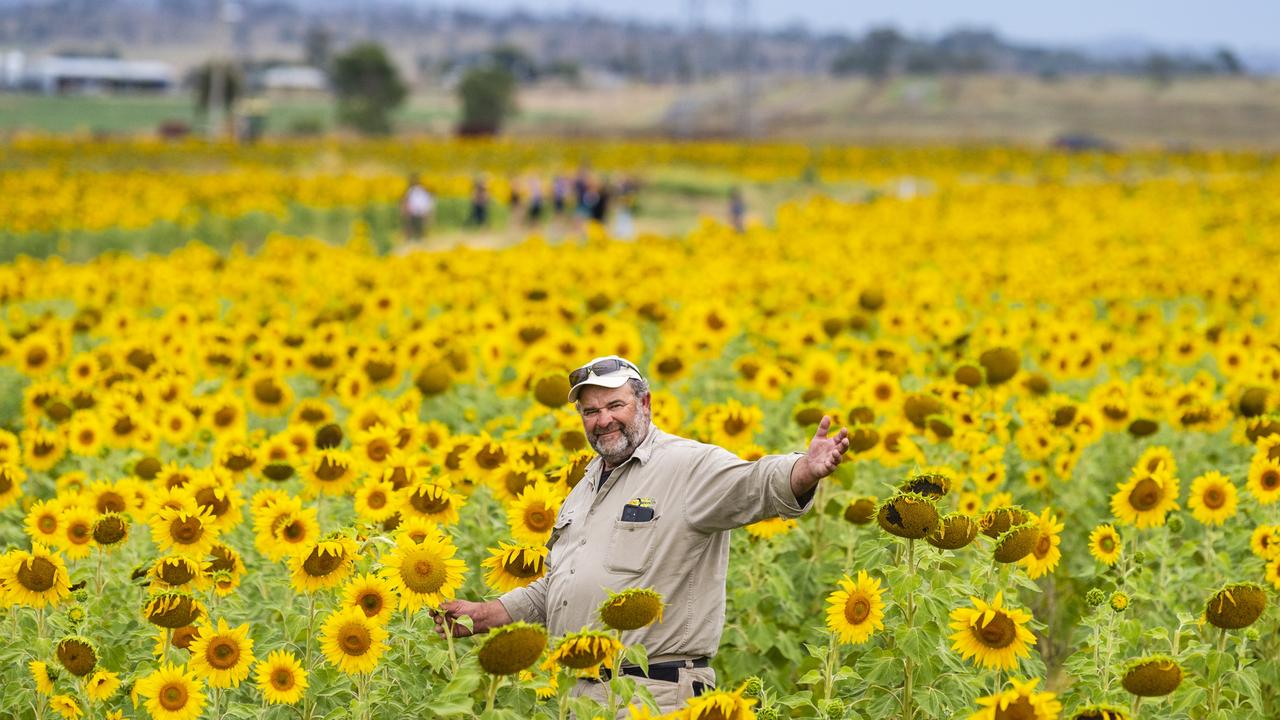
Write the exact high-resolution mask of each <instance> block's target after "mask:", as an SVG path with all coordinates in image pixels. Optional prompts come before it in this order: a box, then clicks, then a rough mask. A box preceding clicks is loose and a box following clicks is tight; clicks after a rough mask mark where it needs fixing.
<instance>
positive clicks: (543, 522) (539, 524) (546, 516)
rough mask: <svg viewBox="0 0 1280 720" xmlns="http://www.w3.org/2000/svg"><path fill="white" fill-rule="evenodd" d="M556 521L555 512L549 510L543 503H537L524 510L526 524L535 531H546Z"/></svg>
mask: <svg viewBox="0 0 1280 720" xmlns="http://www.w3.org/2000/svg"><path fill="white" fill-rule="evenodd" d="M554 522H555V513H552V512H548V511H547V508H546V507H545V506H542V505H536V506H534V507H531V508H529V509H527V510H525V511H524V525H525V527H527V528H529V529H530V530H532V531H533V532H546V531H548V530H550V529H551V525H552V524H553V523H554Z"/></svg>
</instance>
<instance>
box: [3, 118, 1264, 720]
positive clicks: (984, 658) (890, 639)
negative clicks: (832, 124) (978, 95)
mask: <svg viewBox="0 0 1280 720" xmlns="http://www.w3.org/2000/svg"><path fill="white" fill-rule="evenodd" d="M583 162H590V163H591V164H592V166H593V167H597V168H606V169H627V168H643V167H650V166H662V167H689V168H703V169H708V171H715V172H717V173H724V174H728V175H731V176H732V177H735V178H738V179H739V180H740V181H741V182H743V183H769V182H779V181H783V180H796V179H800V178H805V181H806V182H811V183H812V187H813V192H812V194H811V195H810V196H809V197H807V198H806V199H804V200H800V201H794V202H789V203H787V204H784V205H783V206H781V207H780V208H778V210H777V212H776V213H774V214H773V216H772V217H769V218H768V219H767V220H768V221H767V222H764V223H760V224H756V225H753V226H751V227H748V228H747V230H746V231H745V232H742V233H738V232H735V231H734V230H733V229H731V228H730V227H728V226H726V225H724V224H721V223H720V222H717V221H715V220H712V219H706V220H704V221H703V222H701V223H700V224H698V225H697V226H696V227H694V228H692V229H691V230H690V231H689V232H687V233H684V234H680V235H675V236H657V235H641V236H640V237H638V238H636V239H634V240H631V241H621V240H616V239H613V238H610V237H609V236H608V235H607V233H606V232H605V231H604V229H603V228H601V227H599V226H590V227H588V228H587V229H586V231H585V234H584V235H583V236H581V237H573V238H569V239H563V240H559V239H558V240H555V241H549V240H547V239H544V238H542V237H540V236H537V235H533V236H530V237H529V238H528V239H527V240H525V241H523V242H520V243H517V244H514V245H512V246H510V247H506V248H503V249H498V250H477V249H469V248H467V247H465V246H462V247H457V248H454V249H451V250H447V251H431V252H427V251H421V252H402V253H390V254H388V253H383V252H380V248H379V245H378V243H376V242H374V240H373V238H372V230H371V227H370V223H369V222H368V219H367V216H364V215H362V213H364V212H365V211H366V210H367V209H368V208H370V207H375V206H382V205H385V204H387V203H394V200H395V197H396V195H397V194H398V192H399V191H400V190H401V189H402V188H403V176H404V175H403V173H404V171H405V170H406V169H410V168H411V169H415V170H418V171H421V172H422V173H423V175H424V177H427V178H429V179H430V182H434V183H435V184H436V186H437V187H438V188H439V189H440V194H441V195H442V197H446V198H447V197H449V196H450V195H453V196H456V197H458V198H463V197H465V193H466V192H467V188H468V187H469V185H468V183H469V182H470V178H471V177H472V175H473V174H474V173H476V172H491V173H493V174H494V176H495V177H498V178H500V177H505V176H506V175H507V174H509V173H518V172H525V171H530V170H539V171H542V172H545V173H550V172H553V171H556V170H557V169H563V168H573V167H576V166H577V165H578V164H579V163H583ZM908 180H909V186H910V189H911V191H910V192H904V191H902V189H903V188H904V187H905V185H904V182H905V181H908ZM828 182H858V183H862V184H863V185H865V187H867V188H869V189H870V192H867V193H863V194H859V195H858V197H857V198H856V199H849V198H841V197H838V196H837V195H838V194H834V193H825V192H823V188H824V187H826V186H825V185H824V183H828ZM0 197H4V198H5V202H4V203H3V204H0V243H4V244H6V245H7V246H8V248H7V249H10V250H12V249H14V248H17V250H19V251H26V252H28V253H30V254H21V253H20V252H18V251H14V252H12V253H11V254H9V255H7V257H12V258H13V259H12V260H10V261H7V262H6V263H5V264H3V265H0V311H2V313H3V315H2V317H3V326H2V329H3V332H0V550H2V552H0V627H3V629H4V631H5V633H6V634H7V637H8V640H7V641H6V642H5V643H3V644H0V716H2V717H14V718H40V719H42V720H43V719H44V718H73V719H74V718H81V717H84V718H158V719H162V720H195V719H196V718H218V719H222V718H275V719H279V720H283V719H285V718H302V719H304V720H312V719H315V718H355V717H359V718H399V717H414V718H432V717H472V716H480V717H486V718H529V717H538V718H566V717H569V716H570V715H571V714H572V715H573V716H575V717H578V718H587V717H612V716H613V715H614V714H618V716H619V717H631V718H646V717H654V716H656V711H655V710H653V709H652V708H651V707H649V706H647V705H646V703H645V697H644V693H643V692H639V693H637V692H636V686H635V683H634V682H633V681H631V680H629V679H628V678H627V677H626V676H622V677H615V679H614V680H612V681H607V682H606V684H607V688H608V697H609V702H608V703H607V706H605V705H600V704H597V703H594V702H593V701H591V700H589V699H587V698H585V697H579V696H577V695H576V693H574V692H573V690H574V687H575V684H576V682H577V678H578V677H580V676H587V677H595V678H598V677H599V676H600V670H601V668H613V669H616V668H617V666H618V665H619V664H620V663H623V662H626V663H628V664H632V663H634V664H640V665H644V664H646V655H645V649H644V648H643V647H641V646H639V645H636V644H634V643H631V642H629V641H628V636H629V633H630V631H632V630H635V629H636V628H638V627H641V626H644V625H646V624H648V623H652V622H662V614H663V613H662V611H663V605H664V599H663V598H662V597H660V596H658V595H657V594H656V593H654V592H653V591H652V590H650V589H648V588H637V587H617V588H608V590H609V591H610V592H609V595H608V599H607V600H606V601H605V602H604V603H603V604H602V606H601V607H600V609H599V612H598V617H599V622H598V623H597V624H596V625H594V626H592V627H587V628H583V630H582V631H581V632H578V633H573V634H570V635H568V636H565V637H548V635H547V632H546V630H545V628H542V627H541V626H538V625H532V624H525V623H515V624H512V625H509V626H505V627H503V628H501V629H500V630H498V631H494V632H491V633H489V634H487V635H480V636H477V637H475V638H460V639H448V640H446V639H444V638H442V637H440V636H438V635H437V634H436V633H435V632H434V621H433V619H432V616H431V610H433V609H435V608H438V607H439V606H440V604H441V603H443V602H445V601H447V600H450V599H454V598H464V599H472V600H477V599H481V598H492V597H496V596H497V595H498V594H500V593H502V592H504V591H507V590H509V589H512V588H515V587H519V586H522V585H527V584H529V583H531V582H533V581H534V580H536V579H537V578H539V577H541V576H542V575H543V573H544V572H545V569H546V561H547V550H546V548H545V546H544V543H545V542H546V541H547V539H548V538H549V536H550V534H551V530H552V526H553V524H554V521H555V517H556V512H557V510H558V508H559V505H560V503H561V502H562V500H563V499H564V497H565V496H566V494H567V493H568V491H569V490H570V489H571V488H572V487H573V486H574V485H575V484H576V483H577V482H578V481H579V480H580V479H581V478H582V476H583V473H584V470H585V467H586V464H587V462H588V461H589V460H590V459H591V458H592V457H593V452H592V450H591V449H590V447H589V446H588V443H587V441H586V437H585V436H584V434H583V432H582V425H581V421H580V419H579V418H578V416H577V414H576V411H575V410H574V408H573V407H572V406H571V405H569V404H567V403H566V402H565V398H566V393H567V390H568V382H567V373H568V371H569V370H571V369H573V368H574V367H577V366H578V365H580V364H582V363H583V362H585V361H586V360H588V359H590V358H591V357H594V356H599V355H606V354H619V355H623V356H626V357H630V358H632V359H634V360H636V361H637V362H638V363H639V364H640V367H641V368H642V369H643V370H644V371H645V373H646V375H647V376H648V377H649V378H650V381H651V383H652V385H653V388H654V396H653V416H654V422H655V424H656V425H657V426H658V427H661V428H663V429H664V430H667V431H669V432H673V433H677V434H680V435H685V436H688V437H693V438H696V439H699V440H703V441H706V442H711V443H715V444H718V445H721V446H723V447H725V448H728V449H729V450H731V451H733V452H735V453H738V454H739V455H741V456H742V457H744V458H747V459H753V458H758V457H761V456H763V455H765V454H771V453H782V452H791V451H795V450H800V449H803V448H804V447H805V445H806V443H807V441H808V439H809V438H810V437H812V434H813V431H814V428H815V426H816V425H817V423H818V422H819V420H820V419H821V418H822V417H823V416H824V415H827V416H831V417H832V418H834V420H835V425H836V426H839V427H847V428H848V429H849V431H850V434H851V447H850V450H849V453H848V456H847V458H846V462H845V463H844V464H842V465H841V466H840V468H839V469H838V471H837V473H836V474H835V475H833V476H831V477H829V478H827V479H826V480H824V481H823V482H822V483H821V484H820V486H819V490H818V493H817V496H816V498H815V500H814V507H813V508H812V510H811V511H810V512H808V513H807V514H806V515H804V516H803V517H802V518H800V519H799V520H798V521H792V520H787V521H784V520H769V521H764V522H761V523H757V524H755V525H752V526H748V527H747V528H745V529H744V530H741V531H735V534H736V537H735V538H734V540H733V551H732V552H733V554H732V557H731V561H730V567H729V575H728V580H727V583H726V586H727V592H728V612H727V619H726V622H725V627H724V633H723V637H722V640H721V647H720V652H719V654H718V655H717V656H716V658H715V659H714V661H713V666H714V667H715V669H716V671H717V673H718V678H719V684H720V689H718V690H715V691H713V692H710V693H708V694H705V695H702V696H700V697H698V698H695V699H693V700H691V701H690V703H689V705H688V707H686V708H685V709H684V710H682V711H681V712H680V713H678V716H679V717H681V718H688V719H690V720H697V719H699V718H726V719H730V718H731V719H733V720H748V719H749V718H761V719H766V718H781V717H796V718H859V719H865V720H869V719H872V718H875V719H880V718H896V719H900V720H924V719H933V718H937V719H943V718H975V719H977V720H1057V719H1058V718H1062V719H1064V720H1065V719H1068V718H1070V719H1078V720H1104V719H1105V720H1135V719H1137V718H1156V717H1159V718H1168V719H1182V718H1187V719H1190V718H1194V719H1196V720H1200V719H1202V718H1210V719H1217V718H1223V719H1225V718H1277V717H1280V610H1277V609H1276V608H1275V604H1276V601H1277V593H1278V592H1280V320H1278V319H1277V318H1276V316H1275V312H1274V309H1275V308H1276V307H1280V283H1277V282H1276V281H1275V280H1274V278H1273V279H1272V280H1268V279H1267V278H1268V277H1271V276H1274V275H1275V274H1276V268H1277V267H1280V163H1278V162H1277V158H1276V157H1275V156H1272V155H1261V154H1253V153H1231V154H1227V153H1182V154H1173V153H1155V152H1152V153H1143V152H1134V153H1127V154H1106V155H1090V154H1080V155H1068V154H1058V153H1051V152H1041V151H1031V150H1014V149H1008V148H944V147H939V148H929V149H920V148H914V149H911V148H877V149H864V148H809V147H801V146H784V145H761V146H735V145H730V144H695V143H691V144H659V143H654V144H645V143H590V142H580V143H573V142H559V143H554V142H553V143H524V144H522V143H423V144H420V145H411V146H406V144H405V143H404V142H403V141H402V142H398V143H393V142H336V141H335V142H330V141H324V142H321V141H309V142H307V143H280V144H266V145H262V146H257V147H254V148H230V147H219V146H216V145H214V146H210V145H204V144H200V143H195V142H192V143H183V144H176V145H175V144H161V143H151V142H147V141H129V142H119V143H93V144H89V143H82V142H78V141H70V140H49V139H40V138H34V139H25V140H18V141H15V142H13V143H11V144H9V145H6V146H4V147H3V148H0ZM297 208H303V209H307V208H330V209H332V208H343V209H346V210H348V211H350V212H351V214H350V215H348V216H344V217H345V220H344V222H348V223H349V224H348V225H346V226H345V227H344V228H343V232H342V238H341V240H340V241H339V242H326V241H323V240H320V239H317V238H315V237H308V236H304V235H299V234H294V233H290V232H288V231H287V228H286V227H283V226H281V227H276V228H274V229H273V230H272V231H271V232H269V233H268V234H266V235H265V236H264V237H260V238H258V239H257V240H255V241H252V242H246V241H245V238H244V237H241V236H240V235H237V234H234V233H230V231H227V230H226V228H228V227H230V226H228V225H225V224H220V223H224V222H225V221H227V220H228V219H234V218H236V217H238V216H243V215H246V214H252V213H259V214H262V215H263V216H264V217H266V218H268V227H271V225H270V222H271V220H270V219H271V218H275V219H276V220H281V219H282V218H284V217H285V215H287V214H288V213H290V212H294V210H296V209H297ZM165 224H167V225H168V226H169V227H170V228H172V229H173V231H174V232H177V233H179V234H181V235H182V236H183V240H182V242H180V243H176V244H174V245H173V246H172V247H170V248H167V249H165V250H164V251H163V252H153V253H148V254H138V253H124V252H102V253H90V255H91V257H84V258H79V257H77V259H75V260H74V261H72V260H68V259H66V258H65V257H61V256H60V255H59V254H58V251H62V252H63V254H64V255H66V254H68V253H69V252H70V253H71V254H75V252H73V251H75V249H76V248H75V247H73V246H74V245H75V244H79V243H89V246H90V247H102V248H108V247H110V243H105V244H103V245H101V246H94V245H93V242H95V240H94V239H95V238H100V237H106V236H108V235H111V234H112V233H119V232H121V231H129V232H134V231H143V232H145V231H147V229H148V228H153V227H156V226H157V225H165ZM220 229H221V230H220ZM223 231H226V232H227V233H229V234H217V233H219V232H223ZM208 233H214V234H212V235H210V234H208ZM113 237H118V236H113ZM41 249H44V250H46V251H47V252H38V251H39V250H41ZM81 254H83V252H81ZM690 481H691V482H694V481H696V479H693V478H691V479H690ZM613 675H615V676H616V675H617V673H616V672H614V673H613Z"/></svg>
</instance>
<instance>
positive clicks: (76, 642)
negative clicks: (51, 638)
mask: <svg viewBox="0 0 1280 720" xmlns="http://www.w3.org/2000/svg"><path fill="white" fill-rule="evenodd" d="M56 655H57V657H58V662H59V663H61V664H62V667H64V668H66V670H67V672H69V673H71V674H72V675H75V676H76V677H84V676H85V675H88V674H89V673H91V672H93V669H94V668H95V667H97V666H98V649H97V648H96V647H94V645H93V641H91V640H89V639H88V638H86V637H83V636H81V635H70V636H67V637H64V638H62V639H61V640H59V641H58V646H57V648H56Z"/></svg>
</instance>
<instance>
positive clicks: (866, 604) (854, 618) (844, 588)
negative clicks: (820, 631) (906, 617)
mask: <svg viewBox="0 0 1280 720" xmlns="http://www.w3.org/2000/svg"><path fill="white" fill-rule="evenodd" d="M839 585H840V589H838V590H836V591H835V592H833V593H831V594H830V595H828V596H827V629H828V630H830V631H831V632H832V633H834V634H835V636H836V639H837V640H839V641H840V642H842V643H846V644H850V645H861V644H862V643H865V642H866V641H867V640H869V639H870V638H871V634H872V633H874V632H875V631H876V630H883V629H884V600H883V599H882V595H883V592H882V591H881V589H880V580H879V579H876V578H872V577H871V576H869V575H867V571H866V570H859V571H858V577H857V579H856V580H853V579H850V578H849V576H848V575H846V576H844V577H843V578H841V580H840V583H839Z"/></svg>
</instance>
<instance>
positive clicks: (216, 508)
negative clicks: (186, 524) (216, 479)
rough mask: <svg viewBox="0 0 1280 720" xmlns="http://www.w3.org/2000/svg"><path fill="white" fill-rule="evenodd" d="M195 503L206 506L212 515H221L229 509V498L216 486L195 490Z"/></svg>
mask: <svg viewBox="0 0 1280 720" xmlns="http://www.w3.org/2000/svg"><path fill="white" fill-rule="evenodd" d="M196 504H197V505H199V506H200V507H202V508H208V510H209V512H210V514H212V515H213V516H214V517H221V516H222V515H223V514H225V513H226V512H227V511H228V510H230V509H231V498H229V497H228V496H227V494H226V493H219V492H218V489H217V488H211V487H203V488H200V489H199V490H197V491H196Z"/></svg>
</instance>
